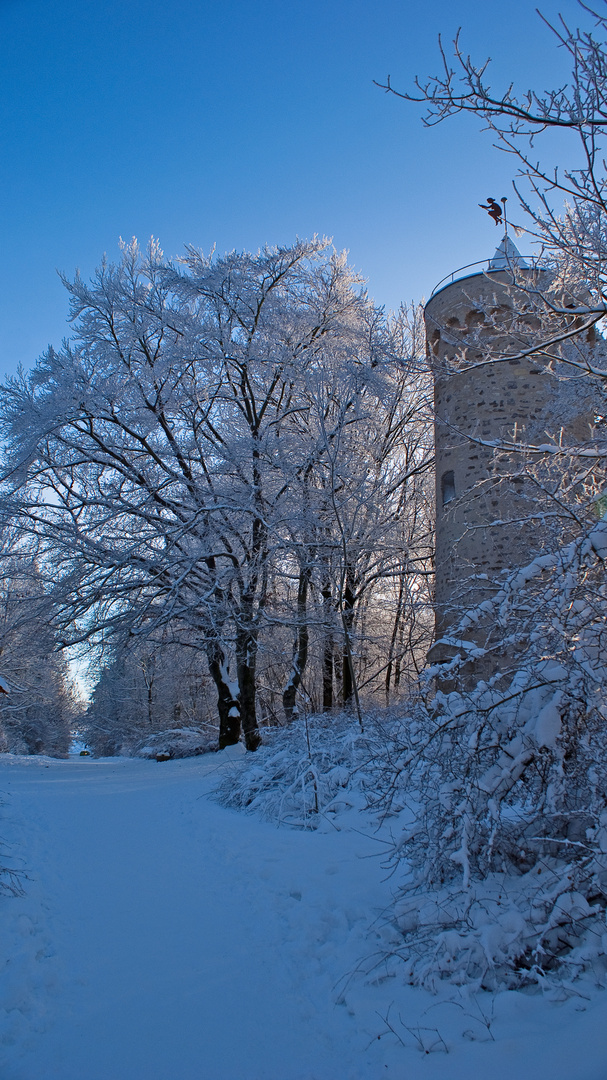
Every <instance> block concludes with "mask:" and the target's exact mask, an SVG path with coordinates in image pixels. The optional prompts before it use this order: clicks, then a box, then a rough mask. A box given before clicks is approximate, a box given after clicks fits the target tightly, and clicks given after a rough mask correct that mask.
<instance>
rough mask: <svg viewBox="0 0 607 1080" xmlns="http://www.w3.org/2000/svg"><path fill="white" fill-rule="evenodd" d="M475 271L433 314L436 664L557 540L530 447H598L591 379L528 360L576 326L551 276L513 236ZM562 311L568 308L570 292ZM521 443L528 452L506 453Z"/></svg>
mask: <svg viewBox="0 0 607 1080" xmlns="http://www.w3.org/2000/svg"><path fill="white" fill-rule="evenodd" d="M465 269H468V270H474V272H473V273H470V272H469V273H465V271H462V273H463V276H462V277H458V278H455V276H454V275H452V277H451V278H450V279H449V281H448V282H447V283H446V284H444V285H443V284H442V283H441V285H440V286H438V287H437V289H436V290H435V291H434V293H433V294H432V296H431V297H430V300H429V301H428V303H427V304H426V308H425V321H426V335H427V343H428V354H429V358H430V362H431V365H432V369H433V372H434V392H435V441H436V583H435V604H436V642H437V644H436V645H435V646H434V649H433V650H432V652H431V658H432V659H433V660H440V659H443V658H444V657H446V656H448V655H450V654H452V652H453V649H454V647H456V646H455V645H454V642H453V641H452V642H448V641H447V642H444V643H441V639H444V638H447V639H449V638H450V637H451V638H452V637H453V634H450V631H453V630H454V629H455V627H456V626H457V623H458V621H459V617H460V615H461V613H462V611H464V610H467V609H469V608H471V607H475V606H476V605H478V604H479V603H481V602H482V601H483V600H485V599H487V598H488V597H490V596H491V595H492V593H493V592H494V591H495V590H496V589H497V588H498V585H497V584H496V582H497V579H498V577H499V575H500V573H501V572H502V571H504V570H508V569H511V568H513V567H516V566H520V565H525V564H526V563H528V562H529V561H530V560H531V559H532V558H533V556H534V555H535V554H537V553H538V552H540V551H541V550H542V549H543V548H544V547H547V546H549V545H550V543H551V541H552V540H553V539H554V535H555V532H554V530H555V528H558V526H553V527H551V526H549V525H547V524H546V522H547V521H548V520H551V519H547V518H546V517H545V516H543V515H544V514H545V511H546V510H547V503H548V502H549V501H550V497H549V495H548V493H547V492H543V491H542V486H541V484H538V482H537V471H535V472H534V474H533V475H532V474H531V472H530V470H529V465H530V464H531V463H532V462H533V463H534V464H537V455H535V457H534V456H533V455H531V458H530V456H529V454H528V453H526V451H525V449H524V447H525V446H531V445H536V446H537V445H541V444H542V443H547V442H551V443H552V442H555V441H556V442H559V441H560V442H561V443H564V444H567V443H569V444H571V443H574V442H575V443H578V442H586V441H588V439H589V438H590V437H591V430H592V422H593V410H592V397H591V393H590V389H589V387H588V382H587V381H586V383H585V384H580V381H579V380H577V381H575V380H574V381H572V380H570V379H567V378H566V377H563V371H562V370H560V369H559V363H558V358H557V360H556V362H555V352H554V349H551V356H548V355H547V353H541V352H540V353H536V352H534V353H532V354H531V355H525V353H526V352H527V351H528V350H529V349H532V348H533V346H534V345H536V344H537V341H538V337H539V339H540V340H543V341H545V340H546V339H547V338H554V337H556V336H558V331H559V329H562V328H563V327H564V326H568V327H570V328H571V326H572V322H573V321H574V319H575V316H574V315H573V314H572V315H571V316H564V315H562V314H561V315H559V316H555V315H554V314H553V312H552V310H551V309H549V307H548V305H547V303H546V302H545V300H544V299H543V290H544V289H545V288H546V286H547V285H548V283H549V280H550V275H549V273H548V271H547V270H546V269H544V268H542V267H541V266H540V265H533V264H530V263H529V262H527V261H526V260H524V259H523V258H522V257H521V255H520V254H519V252H518V251H517V249H516V247H515V245H514V244H513V243H512V241H511V240H510V239H509V238H508V237H507V236H505V237H504V240H503V241H502V243H501V244H500V246H499V247H498V249H497V251H496V253H495V255H494V257H493V258H492V259H491V260H490V261H489V262H488V264H487V263H484V264H480V265H479V264H477V266H476V267H470V268H465ZM559 306H560V308H561V310H562V309H564V308H566V307H567V306H568V305H567V298H566V297H565V296H564V295H563V297H561V303H560V305H559ZM569 306H573V304H572V303H570V304H569ZM569 370H571V369H569ZM512 443H518V444H519V447H520V449H510V450H509V449H508V448H505V447H504V446H503V445H502V446H501V447H500V445H495V444H512ZM492 444H493V445H492ZM551 529H552V531H551ZM466 637H467V638H468V639H470V638H471V637H472V638H473V639H474V640H475V641H476V643H477V644H487V642H490V640H491V627H490V626H483V625H482V624H479V625H478V629H477V630H476V631H475V633H474V634H471V633H470V632H466ZM481 638H482V641H481V640H480V639H481ZM480 667H481V668H482V671H481V670H478V671H476V670H475V675H476V676H479V675H482V676H483V677H487V676H488V675H490V674H492V672H493V671H494V670H496V669H498V668H499V658H494V659H493V660H492V661H490V662H489V661H485V662H484V663H483V664H482V665H480Z"/></svg>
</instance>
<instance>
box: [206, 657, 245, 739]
mask: <svg viewBox="0 0 607 1080" xmlns="http://www.w3.org/2000/svg"><path fill="white" fill-rule="evenodd" d="M206 652H207V660H208V664H209V672H210V674H211V678H212V679H213V682H214V683H215V686H216V687H217V712H218V714H219V749H220V750H223V749H224V747H226V746H234V745H235V744H236V743H237V742H238V740H239V739H240V726H241V724H240V701H239V700H238V697H237V696H235V694H234V689H233V684H232V683H231V682H230V680H229V677H228V665H227V662H226V656H225V653H224V651H223V649H222V647H221V645H220V644H219V642H218V641H211V642H208V643H207V647H206Z"/></svg>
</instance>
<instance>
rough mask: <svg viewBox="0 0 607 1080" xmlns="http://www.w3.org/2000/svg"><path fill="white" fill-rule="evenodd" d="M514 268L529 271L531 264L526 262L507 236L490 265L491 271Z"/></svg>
mask: <svg viewBox="0 0 607 1080" xmlns="http://www.w3.org/2000/svg"><path fill="white" fill-rule="evenodd" d="M513 266H516V267H518V268H519V269H521V270H528V269H529V263H528V262H526V261H525V259H524V258H523V256H522V255H521V253H520V251H519V249H518V248H517V246H516V244H513V243H512V240H511V239H510V237H509V236H507V235H506V236H504V239H503V240H502V242H501V244H500V245H499V247H498V248H497V249H496V252H495V255H494V256H493V258H492V259H491V262H490V263H489V270H510V269H511V268H512V267H513Z"/></svg>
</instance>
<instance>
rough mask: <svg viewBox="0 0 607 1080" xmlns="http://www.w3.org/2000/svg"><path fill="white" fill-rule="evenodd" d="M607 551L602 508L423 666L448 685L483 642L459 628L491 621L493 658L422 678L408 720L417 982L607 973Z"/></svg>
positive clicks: (403, 903)
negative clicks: (489, 666) (496, 636)
mask: <svg viewBox="0 0 607 1080" xmlns="http://www.w3.org/2000/svg"><path fill="white" fill-rule="evenodd" d="M606 555H607V522H605V521H601V522H599V523H598V524H595V525H594V527H593V528H591V529H589V530H586V532H585V533H583V534H582V535H581V536H580V537H578V538H577V539H576V540H575V541H572V542H571V543H569V544H568V545H567V546H565V547H564V548H563V549H561V550H560V551H559V552H557V553H555V554H552V555H542V556H538V557H537V558H536V559H534V560H533V561H532V562H531V563H530V564H529V565H528V566H527V567H524V568H522V569H519V570H517V571H515V572H514V573H512V574H510V575H509V576H508V577H507V579H506V580H505V581H504V582H503V585H502V588H501V589H500V590H499V591H498V592H497V593H496V594H495V596H494V597H493V599H492V600H490V601H485V602H484V603H483V604H482V605H481V606H480V607H479V608H478V609H476V610H475V611H472V612H468V613H467V614H466V615H465V616H464V618H463V619H462V620H461V622H460V626H459V628H458V631H457V633H456V634H455V636H454V638H453V639H452V643H453V642H454V641H455V640H456V639H457V640H458V643H459V652H458V655H457V656H456V657H455V659H453V660H451V661H450V662H448V663H447V662H445V663H443V664H442V665H436V666H435V667H434V668H432V669H430V670H429V671H428V673H427V677H428V679H429V680H434V686H436V682H438V685H439V686H440V685H441V683H442V684H443V686H444V685H445V684H447V685H448V684H449V683H450V681H451V680H452V679H453V678H454V675H455V673H456V671H457V669H458V668H461V667H462V666H464V665H466V664H468V663H469V661H470V658H471V656H472V657H476V658H480V657H482V655H483V649H482V648H481V647H479V646H478V644H472V643H469V642H467V641H466V638H465V634H466V631H469V630H470V627H471V626H472V625H478V624H479V622H480V621H481V620H485V619H490V620H491V622H492V627H493V629H494V628H495V626H496V625H497V626H498V627H501V630H502V640H501V648H502V652H503V657H504V662H503V663H502V665H500V666H501V668H502V670H501V672H499V673H498V674H496V675H495V676H494V677H493V678H492V679H491V680H489V681H487V682H483V681H480V682H478V684H477V685H476V686H473V688H471V689H469V690H467V691H463V690H451V691H450V692H447V691H444V690H440V689H439V690H438V691H433V692H429V693H428V698H427V700H426V703H425V704H424V705H423V706H420V708H419V710H418V715H417V718H416V719H415V720H414V721H413V722H412V723H410V724H409V725H408V729H407V736H408V747H407V749H408V754H409V765H408V770H407V784H408V786H409V788H410V789H411V790H412V792H413V791H415V793H416V796H417V800H418V803H419V806H420V808H421V809H420V812H419V814H418V816H417V818H416V820H415V822H414V824H413V825H412V827H411V828H410V829H406V830H405V831H404V832H403V834H402V835H401V837H400V838H399V840H398V842H397V843H396V844H395V846H394V849H393V852H392V856H391V860H392V862H393V863H395V864H398V865H399V866H402V865H404V863H403V861H404V860H406V867H407V869H406V873H407V880H406V885H405V888H404V889H403V891H402V893H401V896H400V898H399V900H398V903H397V906H396V909H395V918H396V923H397V925H398V926H399V927H400V929H401V930H402V934H403V949H402V952H401V955H402V957H403V958H404V959H405V962H406V967H407V970H408V973H409V975H410V977H411V978H412V979H413V980H415V981H420V982H423V983H432V982H433V981H434V980H435V979H436V978H437V977H448V978H451V979H453V980H454V981H456V982H467V981H470V980H473V981H476V982H478V983H479V984H480V985H483V986H486V985H492V984H494V983H495V982H503V981H505V982H506V983H508V984H510V985H512V984H517V983H521V982H527V981H529V980H541V979H542V978H544V977H545V974H546V972H548V971H549V970H552V969H555V968H556V967H557V966H559V965H560V966H561V967H562V969H563V970H567V971H569V972H573V973H575V972H576V971H578V970H579V969H580V967H585V966H588V965H589V964H595V963H596V965H597V972H598V973H599V974H600V976H601V978H602V977H603V976H604V974H605V972H606V971H607V960H606V959H605V954H604V949H605V946H606V945H607V937H604V936H603V935H604V933H605V908H606V906H607V725H606V723H605V721H606V719H607V627H606V623H605V612H606V610H607V584H606V582H605V571H604V568H605V556H606ZM477 640H478V635H477ZM599 957H602V959H600V960H599Z"/></svg>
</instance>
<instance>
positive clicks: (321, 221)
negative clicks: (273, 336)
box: [0, 0, 588, 374]
mask: <svg viewBox="0 0 607 1080" xmlns="http://www.w3.org/2000/svg"><path fill="white" fill-rule="evenodd" d="M542 11H543V12H544V14H545V15H546V16H547V17H549V18H552V19H554V18H555V17H556V14H557V12H559V11H560V12H563V14H564V15H565V16H566V17H567V18H568V19H569V20H570V21H571V22H572V23H575V24H577V23H578V22H580V21H581V22H582V23H583V24H584V25H588V18H587V16H584V14H583V12H581V10H580V8H579V7H578V6H577V5H576V4H575V3H574V0H565V2H557V0H547V2H546V3H544V4H543V6H542ZM458 26H462V27H463V42H464V45H465V47H466V49H467V50H469V51H470V52H471V53H472V54H473V55H474V56H475V57H478V58H482V59H485V58H486V56H488V55H490V56H491V57H493V58H494V64H493V67H492V70H493V72H494V77H493V80H492V81H493V82H494V84H495V86H496V87H497V86H504V85H505V84H506V83H508V82H509V81H510V80H512V79H514V80H515V82H516V83H517V84H519V85H520V86H521V87H523V88H527V87H528V86H531V85H533V86H541V87H544V86H552V85H555V84H557V83H562V82H564V81H566V77H567V73H568V69H567V64H566V58H565V56H564V55H563V53H562V51H561V52H559V51H558V50H557V49H555V46H554V43H553V40H552V38H551V35H550V33H549V31H548V30H547V29H546V28H545V27H544V26H543V24H542V23H541V21H540V19H539V18H538V16H537V15H536V13H535V5H534V3H533V0H531V2H529V0H510V2H508V3H506V2H504V0H499V2H496V0H488V2H486V3H485V4H483V5H482V6H481V5H480V4H479V3H478V0H474V2H472V0H451V2H449V0H435V2H434V3H431V4H428V3H427V2H425V0H372V2H369V0H365V2H362V0H305V2H304V0H103V2H102V3H100V2H99V0H54V2H53V3H50V2H49V0H0V207H1V210H0V249H1V251H2V258H1V260H0V278H1V280H0V374H1V373H3V372H5V371H9V372H10V371H14V370H15V368H16V366H17V364H19V363H21V364H23V365H24V366H25V367H29V366H30V365H31V364H32V363H33V362H34V361H35V359H36V358H37V356H38V355H39V354H40V353H41V351H42V350H43V349H44V348H45V347H46V346H47V344H48V343H53V344H59V343H60V341H61V339H62V337H63V336H65V335H66V333H69V327H68V325H67V323H66V317H67V302H66V295H65V292H64V290H63V287H62V286H61V283H60V282H59V280H58V278H57V273H56V271H57V270H58V269H59V270H61V271H63V272H65V273H66V274H67V275H68V276H70V275H72V274H73V272H74V270H75V269H76V267H79V268H80V269H81V271H82V273H83V274H84V275H87V276H88V275H89V274H90V273H91V272H92V270H93V269H94V267H95V266H96V265H97V263H98V262H99V260H100V258H101V256H102V254H103V253H104V252H107V254H108V256H109V257H110V258H114V257H116V255H117V245H118V238H119V237H120V236H122V237H124V238H130V237H131V236H133V235H135V236H137V237H138V238H139V239H140V240H141V241H142V242H145V241H146V240H147V239H148V238H149V237H150V235H154V236H156V237H158V238H159V239H160V241H161V243H162V246H163V248H164V250H165V252H166V253H167V254H168V255H176V254H179V252H180V251H181V250H182V248H183V245H184V244H185V243H189V244H193V245H195V246H196V247H200V248H202V249H204V250H205V251H209V250H210V249H211V248H212V247H213V245H216V248H217V250H218V251H220V252H224V251H226V250H231V249H233V248H237V249H243V248H247V249H253V250H256V249H257V248H258V247H260V246H261V245H263V244H265V243H269V244H274V243H289V242H290V241H292V240H293V239H294V238H295V236H296V235H298V236H303V237H308V236H311V235H312V234H314V233H319V234H324V235H328V236H331V237H333V239H334V243H335V245H336V246H337V247H338V248H340V249H341V248H348V249H349V252H350V259H351V262H352V263H353V264H354V265H355V266H356V268H357V269H359V270H360V271H361V272H362V273H363V274H364V275H365V277H366V278H367V279H368V282H369V291H370V293H371V295H372V296H373V297H374V298H375V299H376V300H377V301H378V302H379V303H382V304H385V305H386V306H387V307H388V308H395V307H397V306H398V303H399V302H400V301H401V300H411V299H420V298H421V297H422V296H424V295H426V296H427V295H428V294H429V292H430V291H431V290H432V287H433V286H434V285H435V284H436V282H437V281H438V280H439V279H440V278H442V277H443V276H444V275H445V274H447V273H449V272H450V271H451V270H453V269H455V268H456V267H458V266H461V265H464V264H466V263H468V262H471V261H473V260H476V259H481V258H484V257H486V256H487V255H490V254H492V252H493V249H494V247H495V245H496V243H497V241H498V240H499V233H498V230H497V229H495V228H494V226H493V223H492V222H491V221H490V219H489V218H488V217H486V216H485V215H484V214H483V212H482V211H481V210H479V209H478V207H477V203H479V202H481V201H484V199H485V197H486V196H487V195H488V194H491V195H494V196H496V197H498V198H499V197H501V196H502V195H504V194H506V195H510V197H511V199H512V195H511V192H510V184H511V180H512V178H513V176H514V173H515V167H514V164H513V162H512V161H511V160H510V159H509V158H508V157H506V156H505V155H503V154H499V153H498V152H497V151H495V150H492V148H491V143H490V140H489V139H488V138H487V136H486V135H483V134H482V133H480V131H479V127H478V124H477V123H475V122H474V120H471V119H469V118H462V119H461V120H457V121H455V122H451V123H450V124H448V125H441V126H440V127H439V128H435V129H433V130H427V129H424V127H423V125H422V123H421V120H420V116H421V110H420V108H419V107H416V106H413V105H410V104H407V103H405V102H402V101H398V100H397V99H395V98H393V97H391V96H386V95H385V94H383V93H382V92H381V91H380V90H378V89H377V87H375V86H374V85H373V79H377V80H382V79H383V78H385V76H386V75H387V74H388V73H389V74H390V75H391V77H392V81H393V83H394V85H396V86H398V87H399V88H403V89H407V88H409V87H411V85H412V82H413V78H414V76H415V74H420V75H424V74H428V73H431V72H432V71H434V70H436V69H437V67H438V63H437V55H438V53H437V36H438V34H439V32H440V33H442V34H443V37H444V39H445V40H446V41H450V40H451V39H452V38H453V36H454V34H455V31H456V30H457V28H458ZM512 205H513V203H512V201H511V202H510V206H512Z"/></svg>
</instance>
